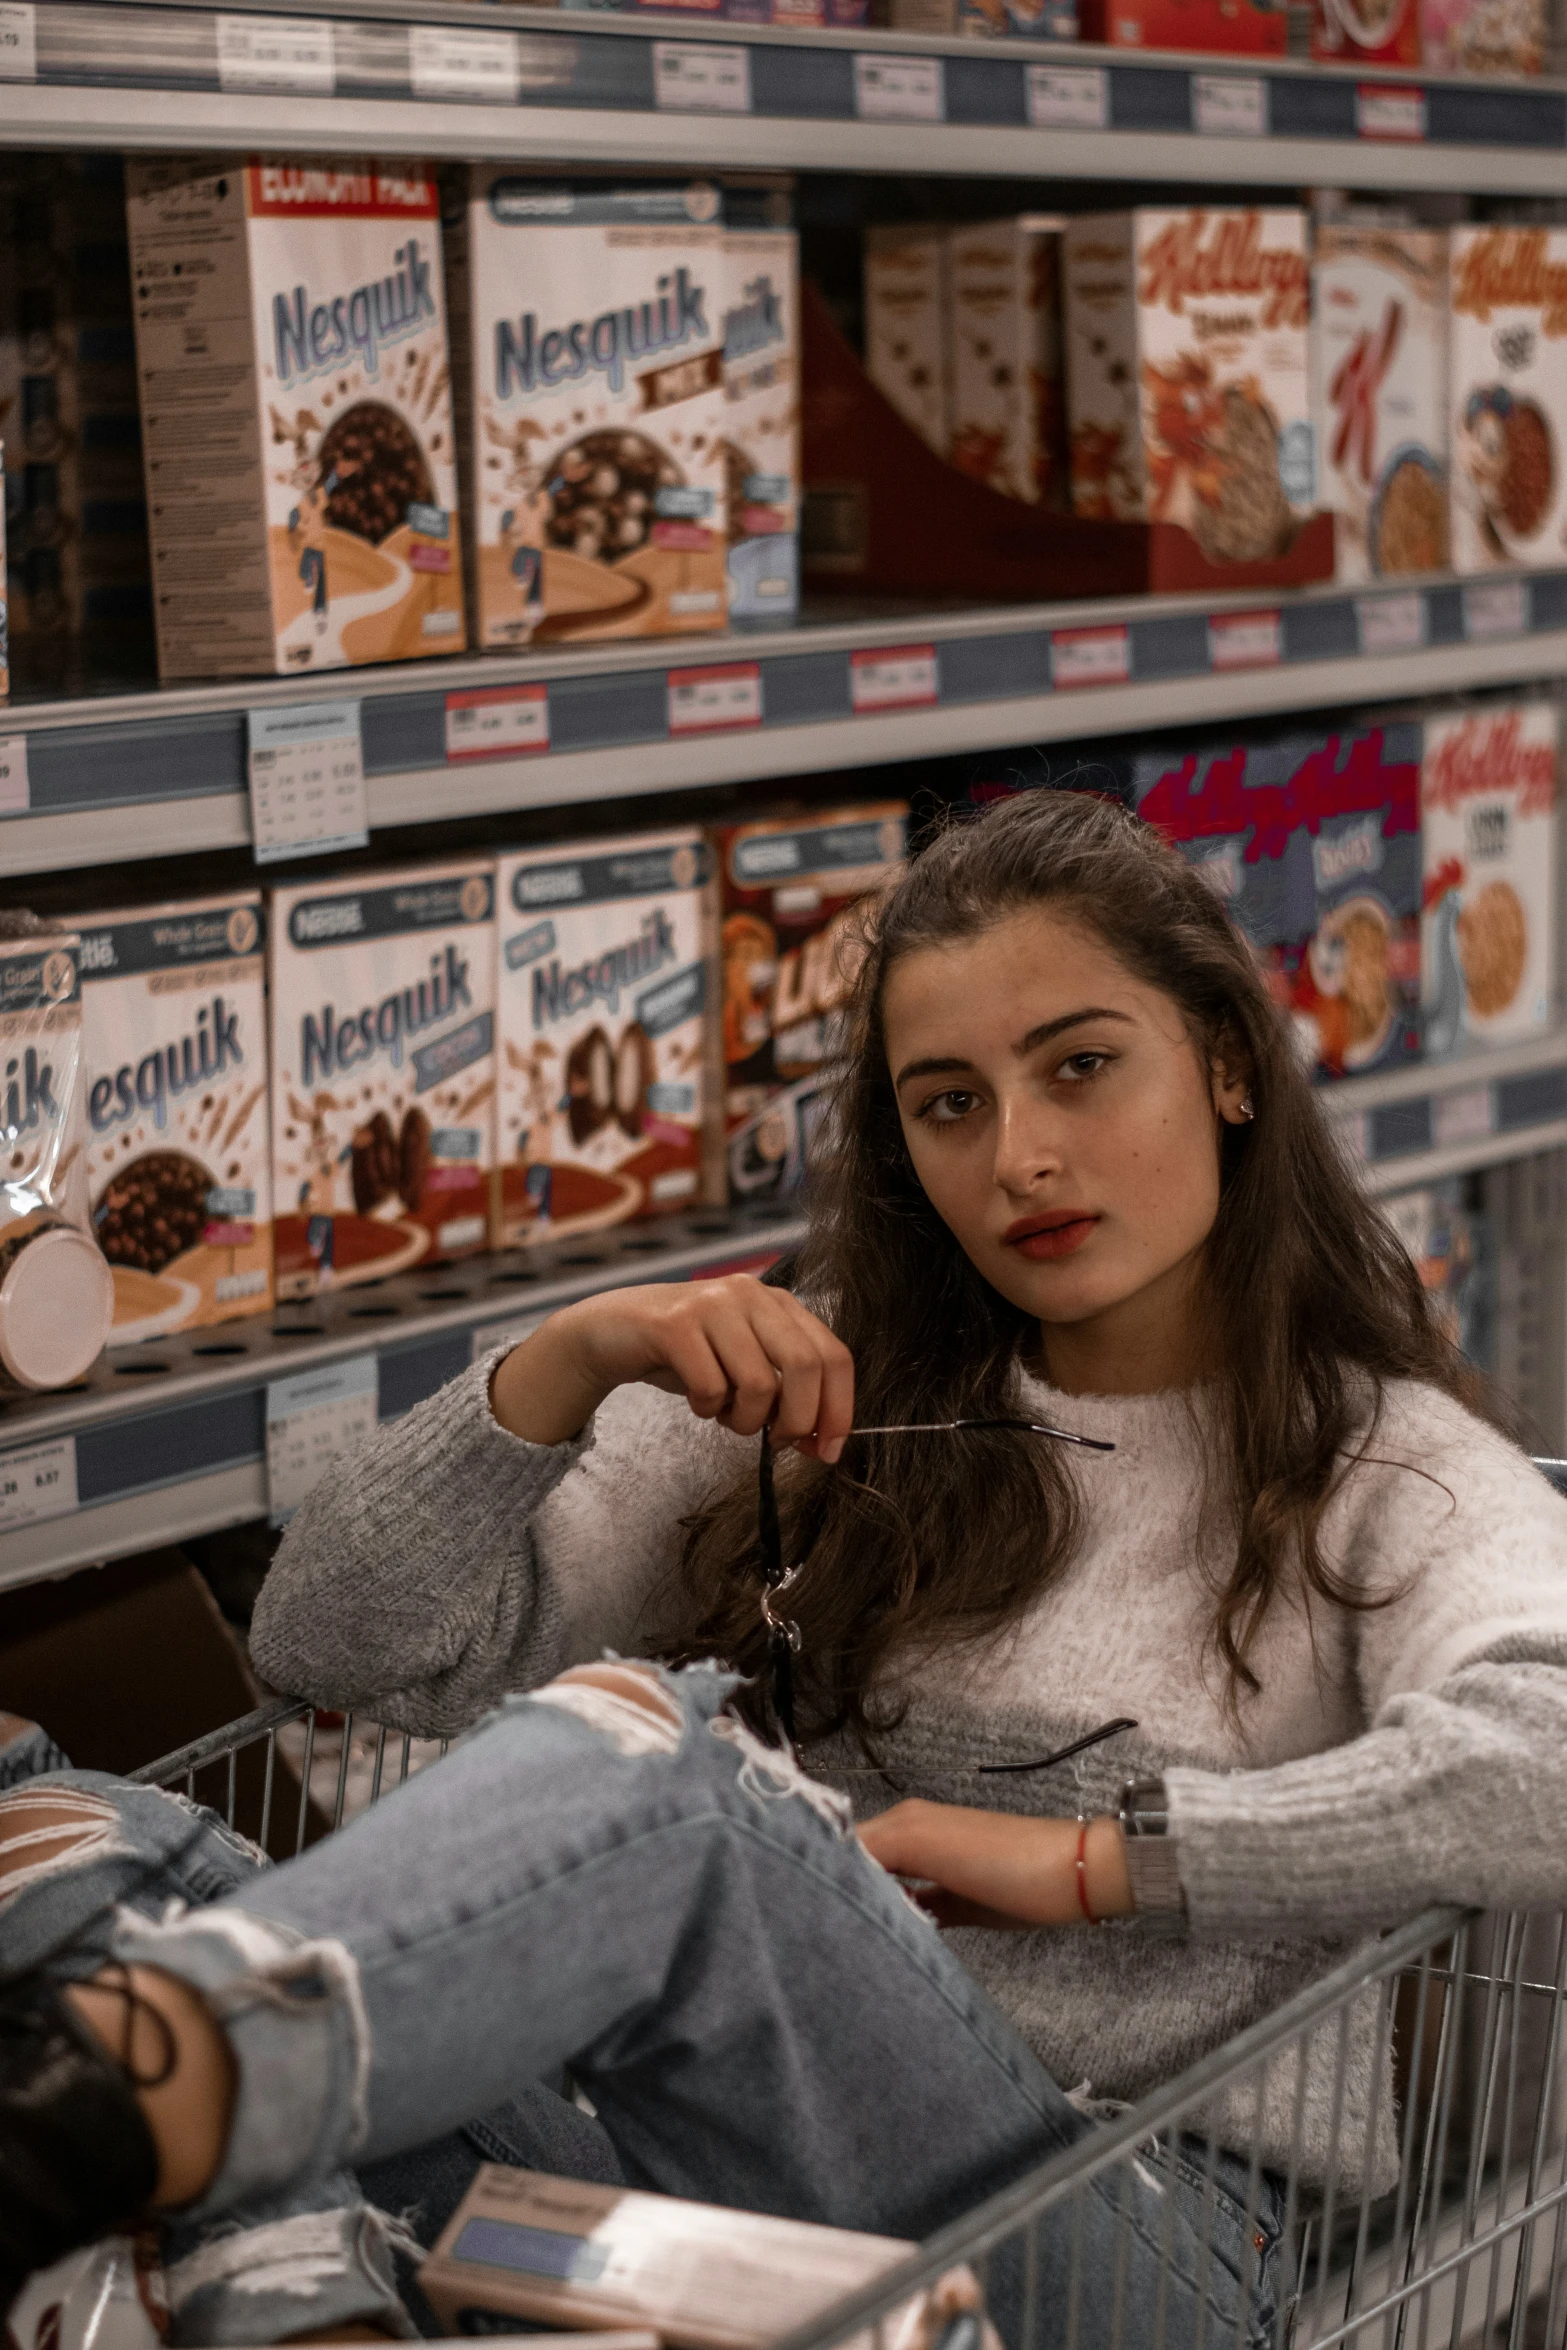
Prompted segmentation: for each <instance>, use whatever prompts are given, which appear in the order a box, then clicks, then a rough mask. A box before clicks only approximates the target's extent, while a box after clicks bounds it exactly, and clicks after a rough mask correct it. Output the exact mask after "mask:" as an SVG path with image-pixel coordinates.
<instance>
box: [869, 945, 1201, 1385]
mask: <svg viewBox="0 0 1567 2350" xmlns="http://www.w3.org/2000/svg"><path fill="white" fill-rule="evenodd" d="M883 1018H884V1024H885V1031H886V1040H887V1057H888V1062H889V1064H890V1067H891V1071H892V1078H893V1083H894V1086H895V1087H896V1089H897V1097H898V1109H899V1114H900V1116H901V1118H902V1122H903V1132H904V1137H905V1140H906V1141H907V1144H908V1148H909V1154H910V1156H911V1158H912V1159H913V1162H914V1168H915V1172H916V1173H917V1175H918V1176H919V1179H920V1182H921V1183H922V1184H923V1186H924V1188H925V1191H926V1193H927V1194H928V1196H929V1198H930V1201H931V1204H932V1206H933V1207H934V1208H935V1209H936V1211H937V1213H938V1214H939V1215H940V1216H941V1218H942V1219H943V1221H944V1222H945V1223H946V1224H947V1225H948V1226H949V1227H950V1229H951V1231H952V1232H953V1234H954V1236H955V1237H956V1239H957V1241H958V1242H959V1244H960V1246H961V1247H962V1248H963V1250H964V1252H965V1253H966V1254H967V1255H968V1256H969V1257H970V1258H971V1259H972V1260H973V1262H974V1264H975V1265H976V1266H977V1267H978V1268H979V1270H980V1272H981V1273H983V1274H984V1276H985V1278H986V1280H987V1281H989V1282H990V1283H991V1284H992V1286H993V1287H994V1288H996V1289H998V1290H999V1291H1000V1292H1001V1294H1002V1296H1003V1297H1005V1298H1007V1299H1009V1300H1010V1301H1011V1303H1012V1304H1014V1305H1016V1306H1020V1307H1021V1308H1022V1309H1023V1310H1024V1312H1026V1313H1028V1314H1030V1315H1034V1316H1037V1317H1038V1319H1039V1321H1040V1323H1041V1325H1042V1327H1043V1335H1044V1341H1045V1351H1046V1356H1047V1361H1048V1364H1049V1367H1050V1370H1051V1374H1052V1376H1053V1377H1055V1378H1057V1379H1059V1380H1060V1381H1061V1383H1062V1384H1064V1385H1070V1386H1076V1387H1084V1386H1086V1385H1089V1384H1092V1385H1098V1386H1101V1387H1102V1388H1103V1389H1105V1390H1106V1391H1112V1392H1113V1391H1116V1390H1122V1391H1125V1390H1126V1389H1128V1388H1129V1387H1144V1386H1162V1385H1166V1384H1169V1383H1170V1382H1171V1381H1172V1380H1180V1379H1182V1378H1187V1377H1191V1376H1193V1375H1195V1371H1196V1370H1197V1368H1199V1367H1200V1366H1198V1365H1196V1364H1194V1363H1193V1362H1192V1361H1191V1360H1189V1359H1188V1358H1189V1357H1190V1355H1191V1351H1192V1348H1193V1345H1194V1343H1195V1341H1194V1336H1193V1312H1192V1308H1193V1303H1194V1300H1195V1296H1196V1276H1197V1270H1198V1266H1199V1263H1200V1258H1201V1251H1202V1246H1203V1243H1204V1241H1205V1240H1206V1239H1207V1237H1208V1234H1209V1233H1210V1231H1211V1230H1212V1229H1213V1221H1214V1217H1215V1216H1216V1214H1217V1213H1218V1205H1219V1150H1218V1124H1217V1121H1218V1119H1219V1118H1221V1117H1223V1118H1228V1119H1230V1120H1232V1121H1235V1120H1238V1119H1239V1116H1240V1103H1241V1099H1242V1096H1243V1095H1244V1092H1245V1085H1244V1082H1243V1081H1241V1080H1238V1079H1230V1078H1227V1077H1226V1076H1225V1075H1224V1073H1223V1072H1221V1071H1218V1070H1210V1069H1209V1068H1208V1067H1207V1066H1205V1064H1204V1062H1203V1060H1202V1058H1201V1057H1200V1056H1199V1054H1198V1052H1197V1049H1196V1047H1195V1046H1194V1045H1193V1043H1192V1041H1191V1038H1190V1037H1189V1036H1188V1034H1187V1032H1186V1028H1185V1025H1184V1023H1183V1021H1182V1019H1181V1015H1180V1012H1179V1010H1178V1008H1177V1006H1176V1004H1175V1003H1174V1001H1173V1000H1172V999H1171V998H1170V997H1169V996H1166V995H1163V994H1161V993H1160V992H1159V990H1158V989H1157V988H1153V987H1149V986H1148V985H1147V984H1146V983H1145V982H1144V981H1142V980H1140V979H1137V978H1134V976H1133V975H1132V973H1131V972H1129V971H1128V970H1127V969H1126V967H1125V965H1124V964H1123V963H1121V962H1120V961H1118V960H1117V958H1116V956H1115V955H1114V954H1112V953H1111V951H1110V949H1109V948H1108V947H1107V946H1106V945H1105V944H1104V943H1103V941H1102V940H1101V939H1099V938H1098V937H1097V936H1096V935H1095V933H1094V932H1093V931H1092V930H1090V929H1088V928H1087V927H1086V926H1085V925H1083V924H1081V923H1079V922H1076V921H1074V920H1073V919H1072V918H1071V917H1070V916H1067V915H1062V914H1057V913H1054V912H1051V911H1049V910H1047V909H1037V910H1035V909H1029V910H1026V911H1024V912H1021V913H1018V914H1013V915H1009V916H1008V917H1007V918H1006V919H1005V920H1003V921H1000V922H997V923H996V924H995V925H994V926H993V927H992V928H991V929H989V930H986V931H984V932H982V933H981V934H980V936H978V937H977V938H971V939H964V940H961V941H958V942H955V943H953V944H951V945H946V946H939V947H927V948H923V949H921V950H920V951H919V952H918V953H916V954H912V955H908V956H905V957H904V958H903V960H902V961H900V962H898V963H896V964H894V966H893V968H892V971H891V973H890V975H889V977H888V979H887V982H886V987H885V990H884V1000H883ZM1074 1373H1076V1374H1077V1375H1072V1374H1074Z"/></svg>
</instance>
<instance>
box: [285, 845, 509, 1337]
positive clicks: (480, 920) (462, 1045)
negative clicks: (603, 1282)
mask: <svg viewBox="0 0 1567 2350" xmlns="http://www.w3.org/2000/svg"><path fill="white" fill-rule="evenodd" d="M493 895H494V891H493V876H492V872H491V867H490V864H489V862H488V860H485V861H483V862H480V861H478V860H474V861H473V862H464V863H457V864H449V865H431V866H424V867H417V868H415V869H413V870H411V871H409V872H406V873H377V874H356V875H354V876H353V877H352V878H351V879H344V880H338V881H317V882H306V883H303V884H301V885H300V886H299V887H297V888H293V889H279V890H274V891H273V892H272V895H271V901H270V908H269V924H268V930H269V936H268V955H269V975H270V998H271V1028H272V1164H273V1196H274V1203H275V1216H276V1222H275V1227H274V1230H275V1245H276V1260H277V1290H278V1295H279V1297H283V1298H290V1297H308V1296H310V1295H312V1294H313V1292H314V1291H316V1290H317V1289H320V1288H326V1287H328V1286H330V1285H332V1284H334V1283H337V1284H341V1283H346V1282H354V1281H373V1280H378V1279H379V1278H380V1277H381V1276H382V1275H383V1274H387V1273H400V1272H402V1271H403V1270H404V1269H405V1268H406V1267H408V1266H410V1265H417V1264H420V1263H422V1262H425V1261H427V1260H433V1259H436V1258H440V1257H460V1256H466V1255H468V1254H470V1253H471V1252H472V1251H473V1250H474V1249H479V1248H482V1247H483V1246H484V1244H485V1241H486V1239H487V1237H488V1233H489V1214H490V1189H491V1181H490V1178H491V1169H492V1167H493V1166H494V1162H495V1150H494V1139H493V1138H494V1131H495V1056H494V1035H495V924H494V920H493V913H492V906H493Z"/></svg>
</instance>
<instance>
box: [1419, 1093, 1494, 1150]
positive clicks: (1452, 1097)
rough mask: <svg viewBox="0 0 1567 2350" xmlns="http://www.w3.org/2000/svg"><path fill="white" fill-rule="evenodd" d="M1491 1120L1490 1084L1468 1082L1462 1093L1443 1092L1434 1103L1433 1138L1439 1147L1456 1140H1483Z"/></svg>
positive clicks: (1445, 1147)
mask: <svg viewBox="0 0 1567 2350" xmlns="http://www.w3.org/2000/svg"><path fill="white" fill-rule="evenodd" d="M1492 1122H1493V1121H1492V1101H1491V1088H1490V1087H1489V1086H1488V1085H1466V1086H1465V1087H1464V1089H1463V1091H1462V1092H1461V1093H1440V1094H1438V1095H1437V1097H1436V1099H1435V1101H1434V1102H1433V1103H1432V1104H1431V1140H1432V1142H1433V1143H1434V1144H1435V1145H1436V1147H1437V1149H1438V1150H1446V1149H1448V1148H1449V1147H1450V1146H1451V1145H1452V1144H1453V1143H1455V1142H1483V1141H1484V1140H1485V1138H1486V1136H1487V1135H1488V1134H1489V1133H1490V1132H1491V1130H1492Z"/></svg>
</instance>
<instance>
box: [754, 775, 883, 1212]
mask: <svg viewBox="0 0 1567 2350" xmlns="http://www.w3.org/2000/svg"><path fill="white" fill-rule="evenodd" d="M908 813H909V811H908V805H907V802H905V801H903V800H880V801H873V802H870V803H868V804H866V805H864V806H857V807H848V808H834V809H832V810H829V811H825V812H821V813H815V812H806V811H805V810H801V811H799V812H797V813H795V814H791V815H782V816H772V817H765V818H763V819H762V820H760V821H759V822H756V823H750V824H725V825H720V826H719V827H717V829H716V830H715V832H714V834H713V836H712V837H713V844H714V848H715V850H716V852H717V857H718V887H719V907H720V917H721V928H720V940H719V945H720V953H721V957H722V963H723V996H722V1003H721V1006H720V1013H719V1017H720V1021H721V1035H722V1051H723V1061H724V1075H725V1089H726V1090H725V1122H726V1126H727V1130H728V1169H729V1196H730V1199H731V1200H732V1201H744V1200H751V1199H762V1198H767V1197H770V1196H774V1195H777V1194H782V1193H784V1192H788V1191H792V1190H794V1189H795V1188H796V1186H797V1185H798V1184H799V1183H800V1181H801V1180H802V1178H803V1176H804V1173H805V1165H806V1158H807V1154H808V1153H809V1150H810V1147H811V1142H812V1138H813V1136H814V1134H815V1131H816V1127H817V1125H818V1123H819V1121H820V1118H821V1115H822V1111H823V1109H824V1107H825V1092H826V1085H827V1082H828V1080H829V1077H830V1075H831V1071H832V1066H833V1062H834V1059H835V1056H836V1053H837V1050H838V1016H839V1013H840V1011H841V1007H842V1005H843V1002H844V999H845V997H846V996H847V994H848V992H849V988H850V986H851V985H852V983H853V978H854V973H855V970H856V969H857V967H858V962H859V944H858V941H859V932H858V921H857V917H858V911H859V908H860V905H861V902H862V901H863V900H864V899H865V898H866V897H867V896H869V895H870V894H871V893H873V892H875V891H878V890H881V889H884V888H885V887H886V886H887V884H888V883H889V882H890V881H892V880H893V879H894V878H895V876H896V875H897V873H898V871H899V868H900V866H901V864H902V860H903V854H904V845H905V834H906V829H907V824H908Z"/></svg>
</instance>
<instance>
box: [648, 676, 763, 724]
mask: <svg viewBox="0 0 1567 2350" xmlns="http://www.w3.org/2000/svg"><path fill="white" fill-rule="evenodd" d="M761 723H762V672H761V668H760V666H759V665H758V664H757V663H756V662H755V661H734V662H729V663H727V664H726V665H725V666H724V667H723V668H722V669H671V670H670V672H669V731H670V733H671V734H711V733H714V732H716V731H717V729H719V728H720V727H725V726H760V725H761Z"/></svg>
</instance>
